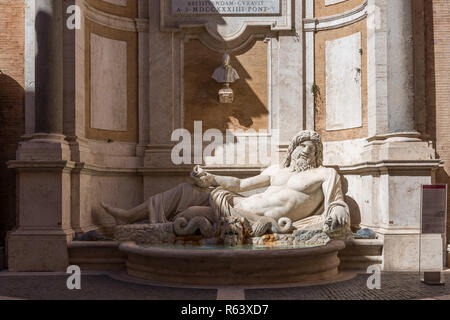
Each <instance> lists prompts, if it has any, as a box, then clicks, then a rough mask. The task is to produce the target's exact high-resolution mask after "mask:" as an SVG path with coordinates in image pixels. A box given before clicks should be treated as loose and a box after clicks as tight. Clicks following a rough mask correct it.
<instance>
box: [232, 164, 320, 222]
mask: <svg viewBox="0 0 450 320" xmlns="http://www.w3.org/2000/svg"><path fill="white" fill-rule="evenodd" d="M327 170H329V169H326V168H317V169H312V170H307V171H303V172H292V171H291V170H290V169H289V168H280V167H279V166H273V167H270V168H269V169H267V170H266V171H265V172H263V173H262V175H268V176H270V186H269V187H268V188H267V189H266V190H265V191H264V192H262V193H258V194H254V195H251V196H249V197H246V198H238V199H236V202H235V209H236V210H237V211H239V212H241V213H243V214H246V213H247V214H255V215H259V216H268V217H271V218H274V219H279V218H283V217H286V218H289V219H291V220H292V221H298V220H301V219H304V218H306V217H309V216H311V215H312V214H313V213H314V212H315V211H316V210H317V208H318V207H319V206H320V205H321V204H322V202H323V200H324V195H323V192H322V184H323V181H324V180H325V178H326V175H327Z"/></svg>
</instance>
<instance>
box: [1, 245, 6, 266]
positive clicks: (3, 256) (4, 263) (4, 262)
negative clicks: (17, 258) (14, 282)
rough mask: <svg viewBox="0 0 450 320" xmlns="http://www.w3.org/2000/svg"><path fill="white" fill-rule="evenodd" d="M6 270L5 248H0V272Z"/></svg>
mask: <svg viewBox="0 0 450 320" xmlns="http://www.w3.org/2000/svg"><path fill="white" fill-rule="evenodd" d="M5 268H6V254H5V248H4V247H0V271H1V270H3V269H5Z"/></svg>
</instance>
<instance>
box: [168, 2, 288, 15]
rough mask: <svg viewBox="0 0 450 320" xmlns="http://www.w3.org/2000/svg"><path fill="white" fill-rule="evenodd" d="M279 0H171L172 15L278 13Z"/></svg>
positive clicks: (279, 7) (279, 9)
mask: <svg viewBox="0 0 450 320" xmlns="http://www.w3.org/2000/svg"><path fill="white" fill-rule="evenodd" d="M280 2H281V1H280V0H192V1H191V0H172V14H173V15H279V14H281V6H280Z"/></svg>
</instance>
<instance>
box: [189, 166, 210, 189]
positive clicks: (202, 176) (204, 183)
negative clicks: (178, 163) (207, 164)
mask: <svg viewBox="0 0 450 320" xmlns="http://www.w3.org/2000/svg"><path fill="white" fill-rule="evenodd" d="M214 177H215V176H214V175H213V174H210V173H208V172H206V171H205V170H203V169H202V168H200V166H195V168H194V169H193V170H192V172H191V178H192V179H193V181H194V184H195V185H196V186H197V187H200V188H209V187H211V186H214V185H216V180H215V178H214Z"/></svg>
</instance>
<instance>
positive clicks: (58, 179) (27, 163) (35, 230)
mask: <svg viewBox="0 0 450 320" xmlns="http://www.w3.org/2000/svg"><path fill="white" fill-rule="evenodd" d="M17 154H18V160H16V161H11V162H10V163H9V167H10V168H14V169H16V173H17V185H18V189H17V190H18V201H19V202H18V203H19V207H18V227H17V229H16V230H15V231H13V232H11V233H10V234H9V237H8V267H9V270H10V271H63V270H65V269H66V267H67V265H68V255H67V242H68V241H69V240H71V238H72V235H73V230H72V228H71V221H70V209H71V186H70V180H71V170H72V169H73V167H74V164H73V163H72V162H71V161H69V160H67V157H68V155H69V146H68V144H67V142H65V141H64V140H63V137H62V136H58V135H39V136H34V139H32V140H30V141H27V142H22V143H21V144H20V146H19V150H18V152H17Z"/></svg>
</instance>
